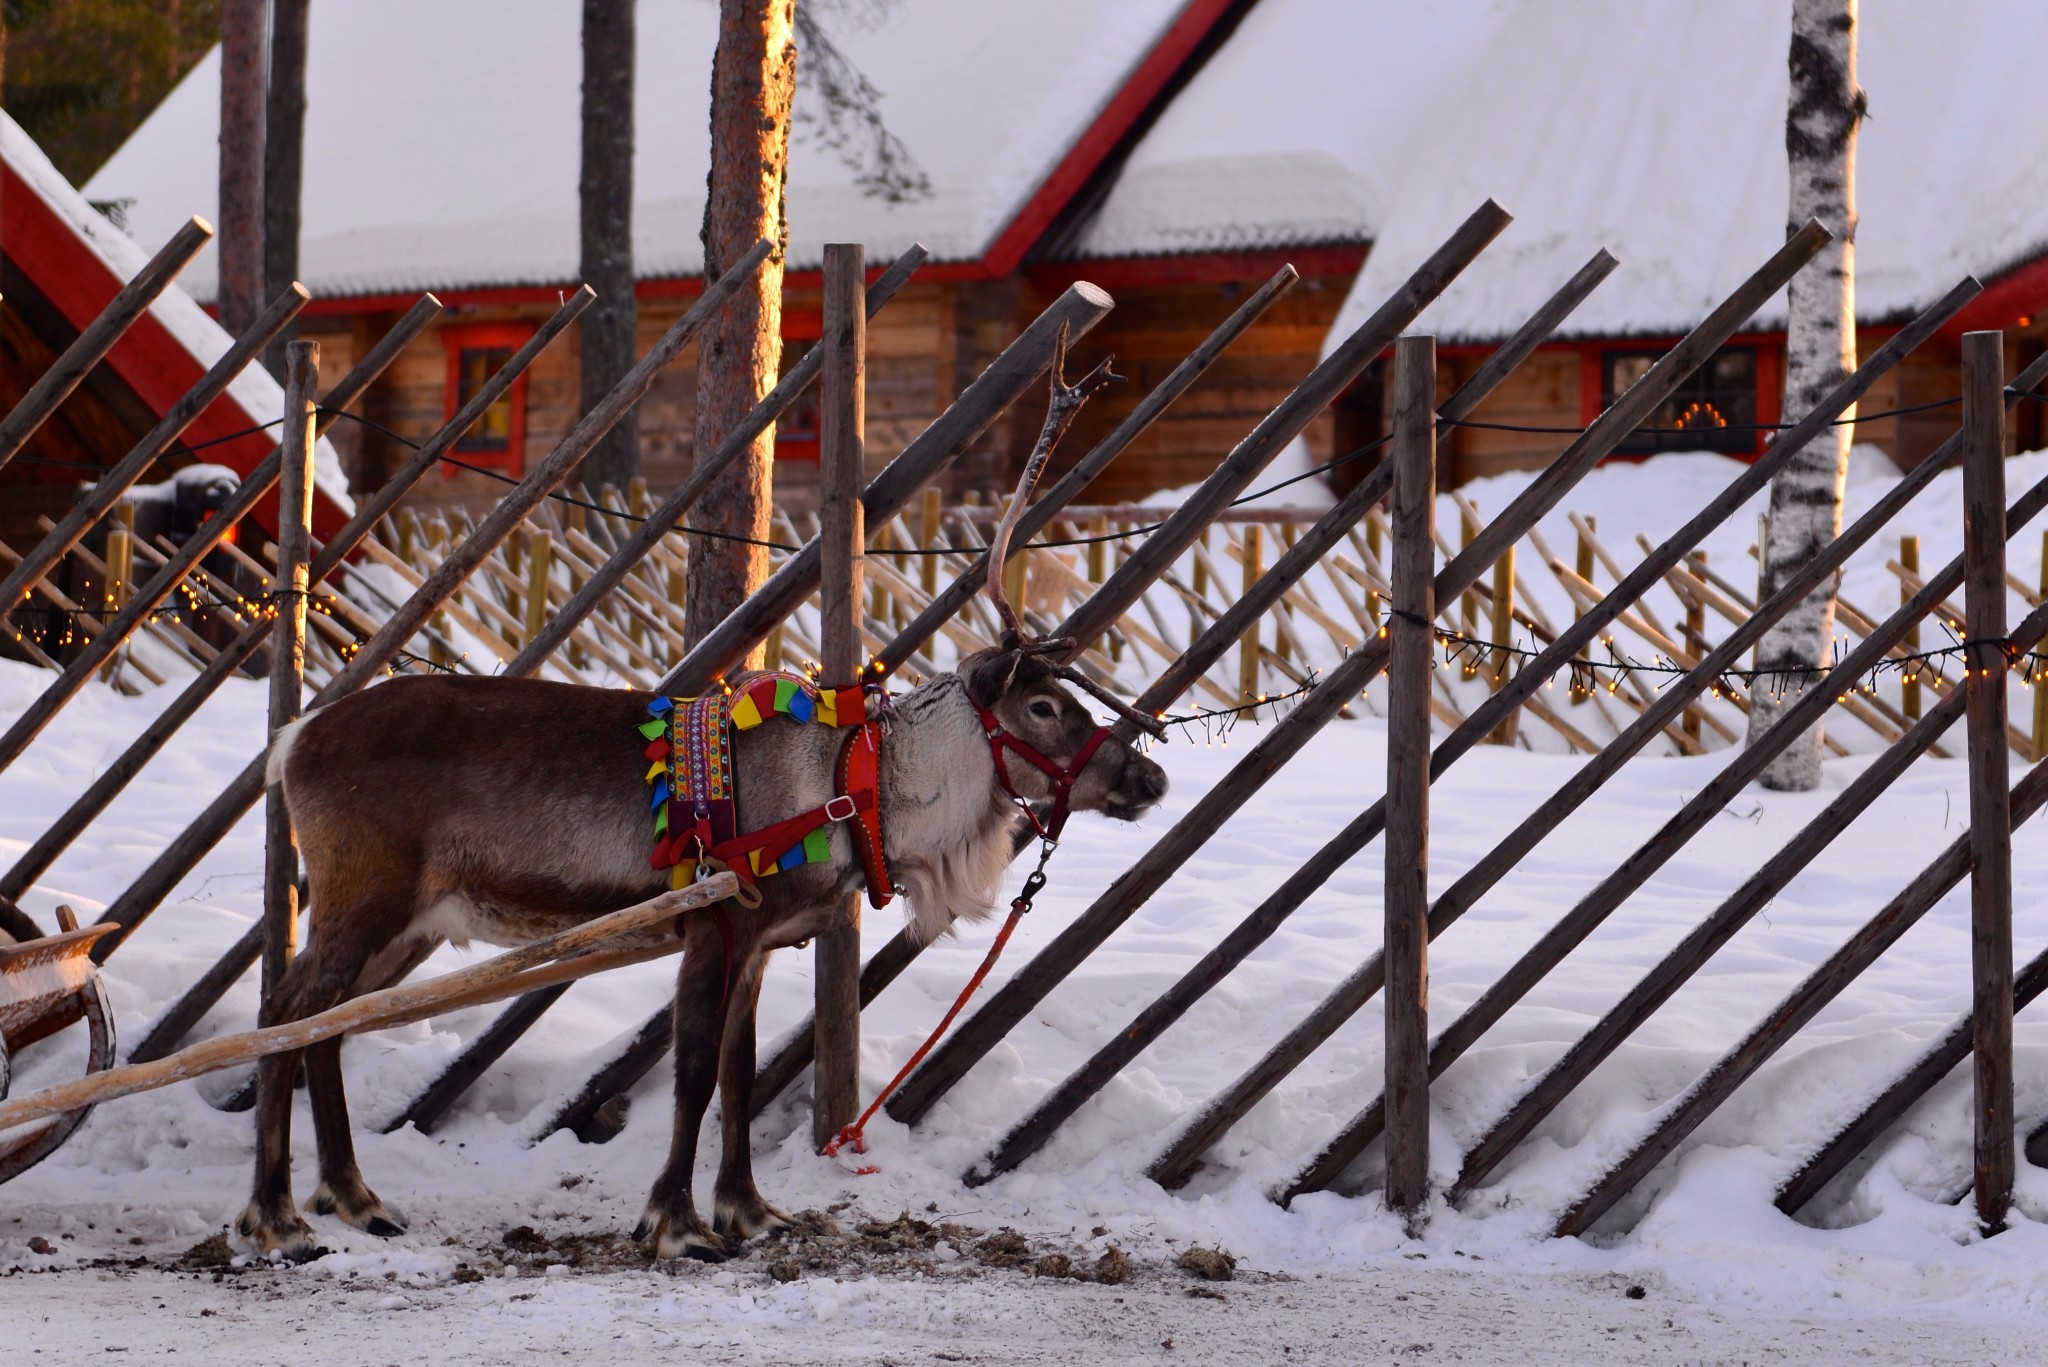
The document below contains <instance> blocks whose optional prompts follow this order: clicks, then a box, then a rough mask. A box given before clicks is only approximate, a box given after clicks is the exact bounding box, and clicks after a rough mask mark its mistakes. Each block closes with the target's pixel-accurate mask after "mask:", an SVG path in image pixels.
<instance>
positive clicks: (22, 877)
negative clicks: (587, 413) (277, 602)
mask: <svg viewBox="0 0 2048 1367" xmlns="http://www.w3.org/2000/svg"><path fill="white" fill-rule="evenodd" d="M587 303H588V297H587V292H586V291H582V290H579V291H577V293H576V294H574V295H572V296H571V297H570V298H569V299H568V300H567V301H566V302H565V303H564V304H563V305H562V307H561V308H559V309H557V310H556V311H555V314H554V316H553V317H552V318H550V319H549V320H548V322H547V323H545V324H544V325H542V327H541V329H540V331H539V332H537V333H535V334H534V336H533V338H532V339H530V340H529V341H528V342H527V344H526V345H525V346H523V347H521V348H520V349H519V351H517V352H515V353H514V354H513V357H512V359H511V360H510V361H509V362H507V363H506V365H505V367H504V368H503V369H501V370H500V371H499V372H498V373H497V374H496V375H494V376H492V377H491V379H490V380H489V381H488V382H486V383H485V384H484V386H483V387H482V389H481V390H479V391H478V393H477V395H476V396H475V397H474V398H472V399H471V401H470V402H469V403H468V404H465V405H464V406H463V408H462V411H460V412H458V413H457V414H456V415H455V416H454V417H453V418H451V419H450V420H449V421H448V422H447V423H445V424H443V425H442V428H441V430H440V431H439V432H437V433H436V434H435V435H434V436H433V437H431V438H429V439H428V440H427V442H426V443H425V444H424V445H422V446H421V448H420V449H419V451H417V452H416V453H414V455H413V456H412V458H411V459H410V460H408V461H407V462H406V463H405V465H404V466H403V467H401V468H400V469H399V470H398V472H397V473H395V474H393V475H392V476H391V478H390V479H388V480H387V481H385V483H384V485H383V487H381V488H379V489H378V490H377V492H376V493H374V494H372V495H371V496H369V497H368V498H367V499H365V500H364V501H363V503H362V505H361V506H360V507H359V508H358V509H357V510H356V513H355V515H354V516H353V517H351V518H350V519H349V520H348V521H347V522H346V523H345V524H343V526H342V528H341V530H340V531H338V532H336V533H335V534H334V536H333V538H332V539H330V540H329V541H328V542H327V543H326V544H325V545H323V546H322V547H321V548H320V553H319V554H318V555H317V556H315V557H314V559H313V565H312V568H311V570H310V571H309V577H310V579H311V580H312V581H313V582H314V583H319V582H321V581H322V580H324V579H325V578H327V577H328V576H329V575H331V574H332V573H333V572H334V571H335V570H336V569H338V568H339V567H340V566H341V565H342V564H343V563H344V562H345V561H346V560H347V559H348V557H349V556H351V555H353V554H354V553H355V551H356V549H357V548H358V547H359V546H360V545H361V544H362V543H363V541H364V540H365V538H367V537H368V536H369V535H370V530H371V528H373V527H375V526H377V525H378V524H379V523H380V522H383V523H386V524H387V525H395V526H398V527H406V526H408V525H410V523H409V521H408V520H407V517H399V518H393V517H392V516H391V510H392V508H393V507H394V506H395V505H396V504H397V502H398V500H399V499H401V498H402V497H404V496H405V494H406V493H407V492H409V491H410V490H411V489H412V488H413V486H414V485H415V484H417V483H418V482H419V480H420V479H422V478H423V477H425V475H426V474H427V472H428V471H429V470H431V469H433V468H434V466H435V465H436V464H438V463H439V460H440V456H441V454H442V453H443V452H445V451H446V450H447V449H448V448H449V447H450V446H452V445H453V444H454V443H455V441H456V439H457V438H459V437H460V436H461V435H462V434H463V432H465V431H466V430H468V428H469V426H470V425H471V424H473V423H474V422H475V421H476V420H477V418H478V417H480V416H481V415H482V414H483V412H484V411H485V410H486V409H487V408H488V407H489V405H490V404H491V403H492V402H494V401H495V400H496V399H497V397H498V395H499V394H500V393H501V392H502V391H503V389H504V388H506V387H509V386H510V385H511V383H512V381H513V380H514V379H516V378H517V377H518V375H519V374H520V373H523V372H524V370H525V368H526V366H527V365H528V364H529V363H530V362H531V361H532V359H533V358H534V357H536V356H538V355H539V354H540V352H541V351H542V350H543V349H545V347H546V346H547V345H548V343H549V342H551V341H552V340H554V338H555V337H557V336H559V335H560V334H561V332H562V331H563V330H565V329H566V328H567V327H568V326H569V324H570V323H571V322H573V321H574V320H575V317H576V315H577V314H578V313H580V312H581V311H582V309H583V307H584V306H585V305H586V304H587ZM440 308H441V305H440V301H438V300H436V299H435V298H434V297H433V296H432V295H426V296H423V297H422V298H421V300H420V301H419V303H417V304H416V305H414V306H413V308H412V309H411V310H409V311H408V312H407V313H406V315H405V317H404V318H402V319H401V320H400V321H399V323H398V325H397V326H396V327H394V328H393V329H392V330H391V332H390V333H389V334H387V335H386V336H385V338H384V339H383V340H382V341H380V342H378V344H377V345H376V346H375V347H374V348H372V349H371V351H370V353H369V354H368V355H366V356H365V357H364V358H363V360H362V361H361V362H360V363H359V364H358V365H357V367H356V368H355V370H353V371H351V372H350V374H349V376H348V377H345V378H344V379H343V380H342V381H341V383H340V384H337V385H336V386H335V387H334V389H332V390H330V391H329V392H328V394H327V397H326V400H325V402H324V404H323V407H324V408H325V409H327V410H328V412H327V413H326V414H325V415H323V421H331V420H332V410H333V409H334V408H335V407H337V406H338V405H339V404H341V403H344V402H347V401H349V400H350V399H352V397H353V395H354V394H356V393H359V392H360V389H359V388H357V387H356V386H355V385H354V384H353V381H354V380H355V379H356V377H357V376H358V375H360V376H361V377H362V378H361V384H362V385H363V386H367V385H368V384H369V382H370V381H371V380H372V379H374V378H375V376H376V375H377V374H379V373H380V372H381V371H382V369H383V367H384V365H385V364H387V363H388V362H389V360H391V359H393V358H395V357H396V356H397V354H398V353H399V351H400V350H402V349H403V347H404V345H405V343H406V342H408V341H409V340H411V338H412V337H413V336H414V335H416V334H417V332H418V331H419V330H420V329H423V328H424V327H425V326H426V324H427V323H428V322H429V321H431V320H432V319H433V317H434V316H435V315H436V314H437V313H439V312H440ZM259 468H260V467H259ZM273 468H274V467H273ZM243 483H244V485H245V487H246V485H247V484H248V483H249V481H248V480H245V481H244V482H243ZM233 506H234V505H232V504H231V505H230V507H231V508H232V507H233ZM406 512H407V516H408V517H409V515H410V510H409V509H408V510H406ZM223 520H225V516H224V515H220V516H217V517H216V518H215V519H212V520H210V521H209V522H208V524H207V526H208V527H211V526H213V523H214V522H216V521H223ZM207 535H208V533H206V532H204V531H202V532H201V533H200V534H199V535H198V536H195V537H194V538H193V540H194V541H197V540H200V539H201V538H202V537H205V536H207ZM191 545H192V542H187V543H186V546H185V547H181V548H180V550H181V552H182V551H184V550H187V549H189V548H190V547H191ZM178 563H179V562H178V560H177V558H173V560H172V561H171V563H170V565H168V566H166V570H167V571H168V570H170V569H172V568H174V567H175V566H176V565H177V564H178ZM152 582H155V581H152ZM131 610H132V607H131ZM268 635H269V631H268V627H267V626H265V625H264V624H262V623H252V624H251V625H250V626H248V627H247V628H245V629H244V630H243V631H242V633H241V634H240V635H239V636H237V637H236V638H235V640H234V642H233V643H232V644H230V645H229V646H228V647H227V648H226V649H224V650H222V651H221V652H220V653H219V654H218V655H216V656H215V657H214V658H213V660H212V661H210V662H209V663H208V664H207V667H206V669H205V670H203V671H202V672H201V673H200V675H199V677H198V678H196V679H194V680H193V681H192V682H191V683H190V684H188V685H186V687H185V690H184V692H182V693H181V694H179V696H178V697H177V698H176V699H174V700H173V701H172V702H171V704H170V705H169V706H168V707H166V708H165V709H164V710H163V711H162V712H160V713H158V714H157V716H156V717H155V718H154V719H152V720H151V721H150V723H149V725H148V726H146V727H145V728H143V730H142V731H141V732H140V733H139V734H138V735H137V736H136V737H135V739H134V741H133V742H132V743H131V744H130V745H129V747H128V748H127V749H126V750H124V751H123V752H122V753H121V756H120V758H118V759H117V760H115V761H114V762H113V763H112V764H110V765H109V766H107V768H106V770H105V772H103V773H102V774H101V775H100V776H99V777H98V778H96V779H94V780H93V782H92V784H91V786H90V787H88V788H87V789H86V791H85V792H84V793H83V794H81V795H80V796H79V798H78V800H77V801H76V802H74V803H73V804H72V805H71V807H70V808H69V809H67V810H66V812H65V813H64V815H63V816H62V817H59V818H58V820H57V821H56V822H55V823H54V824H53V825H52V826H51V827H50V828H49V830H47V831H45V832H44V833H43V834H42V836H40V837H39V838H38V839H37V841H36V843H35V844H34V845H32V846H31V847H30V848H29V851H28V853H26V854H24V855H23V856H22V857H21V858H20V859H19V860H17V861H16V862H15V864H14V867H12V868H11V869H9V870H8V871H7V873H6V874H5V875H4V876H0V896H14V895H18V894H14V893H6V892H5V891H4V889H5V888H7V887H13V886H17V885H18V886H19V887H22V888H26V887H27V886H28V885H29V884H30V883H32V882H34V881H35V879H37V878H39V877H41V876H42V874H43V872H44V871H45V870H47V869H48V868H49V866H50V863H51V862H52V861H54V860H55V859H56V857H57V856H58V855H59V854H61V853H62V852H63V851H64V850H65V848H67V847H68V846H69V845H70V843H71V842H72V841H73V840H75V839H76V838H77V837H78V836H79V835H80V834H81V833H82V832H83V831H84V830H85V828H86V827H87V826H88V825H89V824H90V823H91V822H92V820H93V819H94V818H95V817H96V816H97V815H98V814H99V813H100V812H102V811H104V810H105V809H106V807H107V804H108V803H110V802H112V801H113V799H114V798H115V797H116V796H118V795H119V793H120V792H121V790H122V789H123V788H124V787H125V786H126V785H127V783H128V782H129V781H130V780H131V779H133V778H134V777H135V775H136V774H138V773H140V772H141V771H142V769H143V767H144V766H146V765H147V764H148V763H149V761H150V760H151V759H153V758H154V757H155V756H156V754H157V752H158V751H159V749H160V748H161V747H162V745H163V743H164V741H166V740H167V739H169V737H170V736H171V735H173V734H174V733H175V732H176V731H177V730H178V728H179V727H181V726H183V725H184V723H185V722H186V721H188V720H190V719H191V717H192V716H193V715H194V714H195V713H196V712H197V711H198V710H199V708H200V707H201V706H202V705H203V704H204V703H205V701H206V699H207V698H208V697H210V696H211V695H212V694H213V693H214V691H215V690H217V689H218V688H219V687H220V685H221V683H222V682H224V681H225V680H226V679H227V678H229V677H231V676H232V674H233V673H234V671H236V670H238V669H240V668H241V667H242V665H243V664H244V663H246V662H247V661H248V660H249V659H250V657H252V656H253V655H254V654H255V653H256V652H257V651H258V650H260V649H261V648H262V646H263V643H264V642H265V640H266V639H267V638H268ZM0 753H4V746H0ZM253 961H254V958H253V955H252V956H250V957H248V958H245V959H243V960H242V967H243V969H244V970H245V971H246V969H247V967H248V965H249V964H250V963H251V962H253ZM152 1033H154V1032H152ZM138 1048H139V1046H138Z"/></svg>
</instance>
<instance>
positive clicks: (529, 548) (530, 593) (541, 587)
mask: <svg viewBox="0 0 2048 1367" xmlns="http://www.w3.org/2000/svg"><path fill="white" fill-rule="evenodd" d="M554 553H555V539H554V538H553V537H552V536H549V535H548V529H547V528H545V527H528V528H527V529H526V556H525V559H526V593H525V598H526V624H525V625H526V640H525V643H526V644H530V643H531V642H532V641H533V639H534V638H535V637H537V636H539V635H540V633H541V628H542V627H544V626H546V625H547V622H548V577H549V576H550V575H551V574H552V573H553V571H554Z"/></svg>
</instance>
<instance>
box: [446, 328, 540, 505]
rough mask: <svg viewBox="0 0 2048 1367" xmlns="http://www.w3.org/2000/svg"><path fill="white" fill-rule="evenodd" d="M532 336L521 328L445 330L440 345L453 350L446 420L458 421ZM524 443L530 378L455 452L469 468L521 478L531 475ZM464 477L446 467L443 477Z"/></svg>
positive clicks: (521, 381) (510, 391)
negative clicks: (525, 474) (462, 413)
mask: <svg viewBox="0 0 2048 1367" xmlns="http://www.w3.org/2000/svg"><path fill="white" fill-rule="evenodd" d="M532 334H533V329H532V328H529V327H524V326H520V325H516V324H515V325H505V324H490V325H483V326H472V327H451V328H444V329H443V330H442V332H441V344H442V346H443V347H445V348H446V349H447V352H448V383H447V390H446V394H445V395H444V398H443V403H442V419H443V421H446V420H447V419H449V418H452V417H454V416H455V414H456V413H457V412H458V411H459V410H460V409H461V408H462V406H463V405H464V404H466V403H468V402H469V401H470V400H471V399H474V398H475V397H476V395H477V393H478V391H480V390H481V389H482V388H483V387H484V385H485V384H486V383H487V382H488V381H489V380H490V378H491V377H492V376H493V375H496V374H497V373H498V372H499V371H500V370H502V369H504V368H505V365H506V363H507V362H509V361H510V360H511V359H512V353H513V352H515V351H517V350H518V349H519V348H520V346H521V345H523V344H524V343H525V341H526V339H527V338H528V337H530V336H532ZM525 445H526V377H525V376H524V375H521V376H520V377H519V378H518V379H516V380H514V381H513V382H512V384H511V387H510V388H508V389H507V390H506V391H505V392H504V393H503V394H501V395H499V396H498V398H497V400H496V401H495V402H493V403H492V404H491V406H490V407H488V408H486V409H485V410H484V412H483V416H482V417H480V418H478V419H477V421H476V422H475V423H474V424H472V425H471V427H470V428H469V430H468V431H466V432H464V433H463V434H462V436H461V438H460V439H459V440H457V441H456V443H455V450H454V451H453V452H452V453H451V454H452V455H453V456H454V457H455V458H456V459H457V460H460V461H461V462H463V464H465V465H476V466H484V467H488V468H490V469H493V470H500V471H503V472H504V473H505V474H508V475H515V476H516V475H523V474H524V473H525V472H526V460H525V449H524V448H525ZM461 473H462V469H461V467H460V466H457V465H453V464H443V465H442V466H441V474H442V476H443V477H444V478H449V479H453V478H454V477H455V476H456V475H458V474H461Z"/></svg>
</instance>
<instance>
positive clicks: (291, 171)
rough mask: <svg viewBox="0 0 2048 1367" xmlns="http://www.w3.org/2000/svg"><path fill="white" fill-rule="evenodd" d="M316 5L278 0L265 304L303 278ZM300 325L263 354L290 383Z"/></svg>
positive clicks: (273, 20)
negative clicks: (310, 29) (311, 31)
mask: <svg viewBox="0 0 2048 1367" xmlns="http://www.w3.org/2000/svg"><path fill="white" fill-rule="evenodd" d="M310 3H311V0H274V3H273V4H272V6H271V11H270V80H269V85H268V89H267V90H266V92H265V94H264V117H263V300H264V301H265V302H267V301H269V300H271V299H275V298H276V297H277V295H278V292H279V291H280V290H282V289H284V287H285V286H287V285H289V284H291V283H292V281H294V280H296V279H298V278H299V199H300V185H301V183H302V182H303V181H304V179H305V160H306V21H307V18H308V15H307V11H308V9H309V7H310ZM298 335H299V328H298V324H297V323H296V322H294V323H292V324H290V325H288V326H287V327H286V328H285V330H284V331H283V332H281V333H279V334H278V335H277V340H276V341H274V342H272V343H271V344H270V345H269V347H267V348H266V349H265V350H264V352H263V367H264V369H266V370H268V371H269V372H270V373H271V374H272V375H273V376H275V377H276V379H277V382H278V383H279V384H283V383H284V349H285V346H286V344H288V343H289V342H291V341H292V340H293V339H295V338H296V337H297V336H298Z"/></svg>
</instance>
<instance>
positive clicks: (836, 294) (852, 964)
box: [811, 242, 867, 1148]
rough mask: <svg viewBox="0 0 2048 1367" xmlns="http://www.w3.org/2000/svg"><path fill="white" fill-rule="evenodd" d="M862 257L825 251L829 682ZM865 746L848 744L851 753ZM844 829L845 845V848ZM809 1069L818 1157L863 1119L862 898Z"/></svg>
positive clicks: (851, 548) (847, 919)
mask: <svg viewBox="0 0 2048 1367" xmlns="http://www.w3.org/2000/svg"><path fill="white" fill-rule="evenodd" d="M866 273H867V271H866V253H865V251H864V250H863V249H862V247H861V245H860V244H859V243H857V242H831V243H827V244H826V246H825V301H824V302H825V323H824V347H825V367H824V369H823V371H821V372H820V374H819V377H818V383H819V396H818V397H819V413H818V418H819V421H818V485H819V496H820V497H819V503H818V550H819V560H818V570H819V587H820V590H821V592H822V594H823V598H822V601H821V605H820V606H821V612H822V616H821V619H820V622H819V627H818V637H819V641H818V648H819V652H820V653H821V654H822V655H824V657H825V658H824V659H823V660H822V661H820V663H821V664H823V665H824V667H825V682H826V683H828V684H834V685H843V684H851V683H855V682H858V681H859V680H860V678H861V677H862V675H863V673H864V671H863V669H862V666H863V665H864V664H865V662H866V661H865V654H864V652H863V651H862V649H861V637H860V627H861V546H862V543H863V542H864V541H865V540H866V534H865V527H864V525H863V524H864V523H865V521H866V518H865V514H864V510H863V509H862V507H861V501H860V495H861V489H862V487H863V486H864V485H865V484H866V482H867V462H866V459H865V451H864V449H863V448H864V444H865V432H866V427H865V423H866V418H867V413H866V409H867V375H866V367H867V310H866V309H865V308H864V307H863V306H862V303H861V287H862V281H863V279H864V277H865V276H866ZM861 743H862V738H861V737H858V736H856V737H854V739H853V744H855V745H859V744H861ZM851 838H852V836H851V832H850V830H849V834H848V839H849V840H851ZM815 952H816V955H817V958H816V960H815V968H816V980H815V984H814V1002H813V1021H814V1024H813V1026H812V1030H813V1032H814V1040H815V1043H814V1046H813V1047H814V1049H815V1051H816V1060H815V1062H814V1063H813V1064H812V1070H811V1140H812V1142H813V1143H814V1144H816V1145H817V1146H818V1147H819V1148H823V1147H824V1146H825V1145H826V1144H829V1143H830V1142H831V1141H832V1140H833V1138H834V1137H836V1136H837V1135H838V1133H839V1131H840V1130H841V1129H842V1128H843V1127H845V1126H847V1125H850V1124H852V1123H853V1118H854V1115H855V1114H856V1113H857V1112H858V1111H859V1110H860V894H859V893H858V892H850V893H848V894H847V895H846V898H845V906H844V908H843V920H842V921H841V922H840V923H839V924H837V925H835V926H834V927H833V928H832V929H830V930H827V931H826V932H824V933H823V934H822V935H820V936H818V947H817V950H816V951H815Z"/></svg>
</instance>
